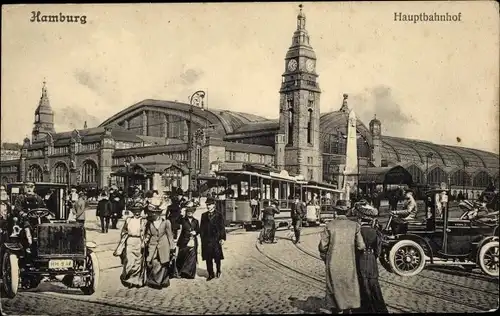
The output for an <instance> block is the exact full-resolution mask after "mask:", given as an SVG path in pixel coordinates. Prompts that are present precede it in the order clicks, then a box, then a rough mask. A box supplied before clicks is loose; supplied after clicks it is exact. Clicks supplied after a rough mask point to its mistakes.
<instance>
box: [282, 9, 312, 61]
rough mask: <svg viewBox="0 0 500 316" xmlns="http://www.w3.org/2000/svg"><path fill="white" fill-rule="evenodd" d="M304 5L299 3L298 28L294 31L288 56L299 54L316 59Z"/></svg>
mask: <svg viewBox="0 0 500 316" xmlns="http://www.w3.org/2000/svg"><path fill="white" fill-rule="evenodd" d="M303 7H304V6H303V5H302V4H301V5H299V9H300V11H299V14H298V15H297V29H296V30H295V32H294V33H293V38H292V45H291V46H290V49H289V50H288V54H287V58H290V57H296V56H298V55H302V56H307V57H309V58H313V59H316V54H315V53H314V51H313V49H312V47H311V45H310V44H309V34H308V33H307V30H306V15H305V14H304V12H303V11H302V9H303Z"/></svg>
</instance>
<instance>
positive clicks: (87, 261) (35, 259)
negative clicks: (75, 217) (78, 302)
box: [0, 183, 99, 298]
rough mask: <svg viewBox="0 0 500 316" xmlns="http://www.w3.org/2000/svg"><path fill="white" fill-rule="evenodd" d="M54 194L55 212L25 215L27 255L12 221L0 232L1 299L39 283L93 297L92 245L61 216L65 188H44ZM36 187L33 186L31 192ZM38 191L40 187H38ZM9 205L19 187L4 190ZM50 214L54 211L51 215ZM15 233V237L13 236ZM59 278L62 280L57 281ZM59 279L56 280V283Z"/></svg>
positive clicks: (96, 273) (34, 211)
mask: <svg viewBox="0 0 500 316" xmlns="http://www.w3.org/2000/svg"><path fill="white" fill-rule="evenodd" d="M44 186H45V187H51V188H52V189H53V191H51V192H53V194H56V196H55V198H54V200H55V203H53V204H51V206H52V207H54V208H55V210H49V209H47V208H36V209H31V210H28V211H27V215H26V218H27V220H29V221H30V223H31V227H32V230H31V234H32V238H33V244H32V246H31V247H30V250H31V253H28V252H27V250H26V249H27V239H26V235H25V233H24V230H23V229H21V228H20V227H19V226H18V225H17V224H18V221H19V219H17V218H13V219H12V221H10V223H11V226H12V227H11V228H10V229H8V230H7V231H3V232H2V237H1V238H2V243H1V246H0V260H1V261H0V262H1V269H0V278H1V279H2V287H1V290H2V296H4V297H8V298H14V297H15V296H16V294H17V293H18V290H19V289H30V288H36V287H37V286H38V285H39V284H40V282H42V280H44V281H50V282H52V281H60V282H62V283H63V284H64V285H66V286H68V287H74V288H79V289H80V290H81V291H82V292H83V293H84V294H86V295H91V294H93V293H94V292H95V291H96V290H97V287H98V284H99V262H98V260H97V256H96V254H95V252H94V251H93V249H94V248H95V247H96V244H95V243H94V242H91V241H86V233H85V228H84V226H83V225H82V224H80V223H77V222H68V221H67V219H66V218H65V217H64V216H63V215H65V214H67V212H66V211H65V210H64V205H65V199H64V194H63V193H64V191H65V186H62V185H58V184H53V185H52V184H44ZM37 187H38V184H36V187H35V192H36V191H37V189H36V188H37ZM40 187H42V186H40ZM7 191H8V192H9V193H11V194H10V196H11V199H12V201H11V202H12V204H13V202H14V199H15V198H16V197H17V195H18V194H20V193H22V183H15V184H11V185H9V186H8V188H7ZM54 211H57V213H55V212H54ZM16 233H17V234H16ZM61 277H62V279H61ZM58 278H59V279H58Z"/></svg>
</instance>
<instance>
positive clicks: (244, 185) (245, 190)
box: [240, 181, 249, 196]
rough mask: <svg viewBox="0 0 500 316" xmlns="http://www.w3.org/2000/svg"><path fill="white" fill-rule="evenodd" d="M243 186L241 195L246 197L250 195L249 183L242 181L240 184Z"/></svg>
mask: <svg viewBox="0 0 500 316" xmlns="http://www.w3.org/2000/svg"><path fill="white" fill-rule="evenodd" d="M240 184H241V195H242V196H244V195H248V191H249V190H248V182H246V181H241V182H240Z"/></svg>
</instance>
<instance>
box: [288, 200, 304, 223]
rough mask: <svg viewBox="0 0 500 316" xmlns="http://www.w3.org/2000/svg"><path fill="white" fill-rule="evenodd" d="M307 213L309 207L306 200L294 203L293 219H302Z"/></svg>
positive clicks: (292, 209)
mask: <svg viewBox="0 0 500 316" xmlns="http://www.w3.org/2000/svg"><path fill="white" fill-rule="evenodd" d="M306 214H307V207H306V205H305V203H304V202H299V203H293V204H292V208H291V216H292V219H293V220H298V219H302V218H303V217H304V216H305V215H306Z"/></svg>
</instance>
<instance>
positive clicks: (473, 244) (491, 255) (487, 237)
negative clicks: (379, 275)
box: [379, 189, 499, 277]
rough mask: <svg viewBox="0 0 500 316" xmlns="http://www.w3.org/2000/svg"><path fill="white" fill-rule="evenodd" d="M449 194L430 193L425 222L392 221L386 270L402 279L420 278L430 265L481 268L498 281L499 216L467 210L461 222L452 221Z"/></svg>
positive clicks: (387, 236)
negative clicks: (418, 275) (420, 274)
mask: <svg viewBox="0 0 500 316" xmlns="http://www.w3.org/2000/svg"><path fill="white" fill-rule="evenodd" d="M449 193H450V192H449V190H443V189H439V190H430V191H427V192H426V197H427V198H426V216H425V219H423V220H408V221H407V220H396V219H395V218H394V217H393V216H391V217H390V219H389V221H388V222H387V224H386V226H385V228H383V230H382V235H383V243H382V252H381V255H380V257H379V259H380V263H381V264H382V266H383V267H384V268H385V269H386V270H388V271H389V272H392V273H395V274H397V275H399V276H406V277H408V276H414V275H417V274H419V273H420V272H421V271H422V270H423V269H424V268H425V266H426V265H429V264H433V265H444V266H457V265H458V266H463V267H464V268H465V269H474V268H476V267H479V268H480V269H481V270H482V271H483V272H484V273H485V274H487V275H489V276H493V277H498V272H499V261H498V241H499V239H498V238H499V237H498V212H484V213H483V214H479V213H478V212H477V210H474V209H468V208H464V210H465V211H464V212H463V214H462V215H461V216H460V217H458V218H451V217H450V209H449V203H448V199H446V198H445V199H443V196H446V195H448V196H449Z"/></svg>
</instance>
